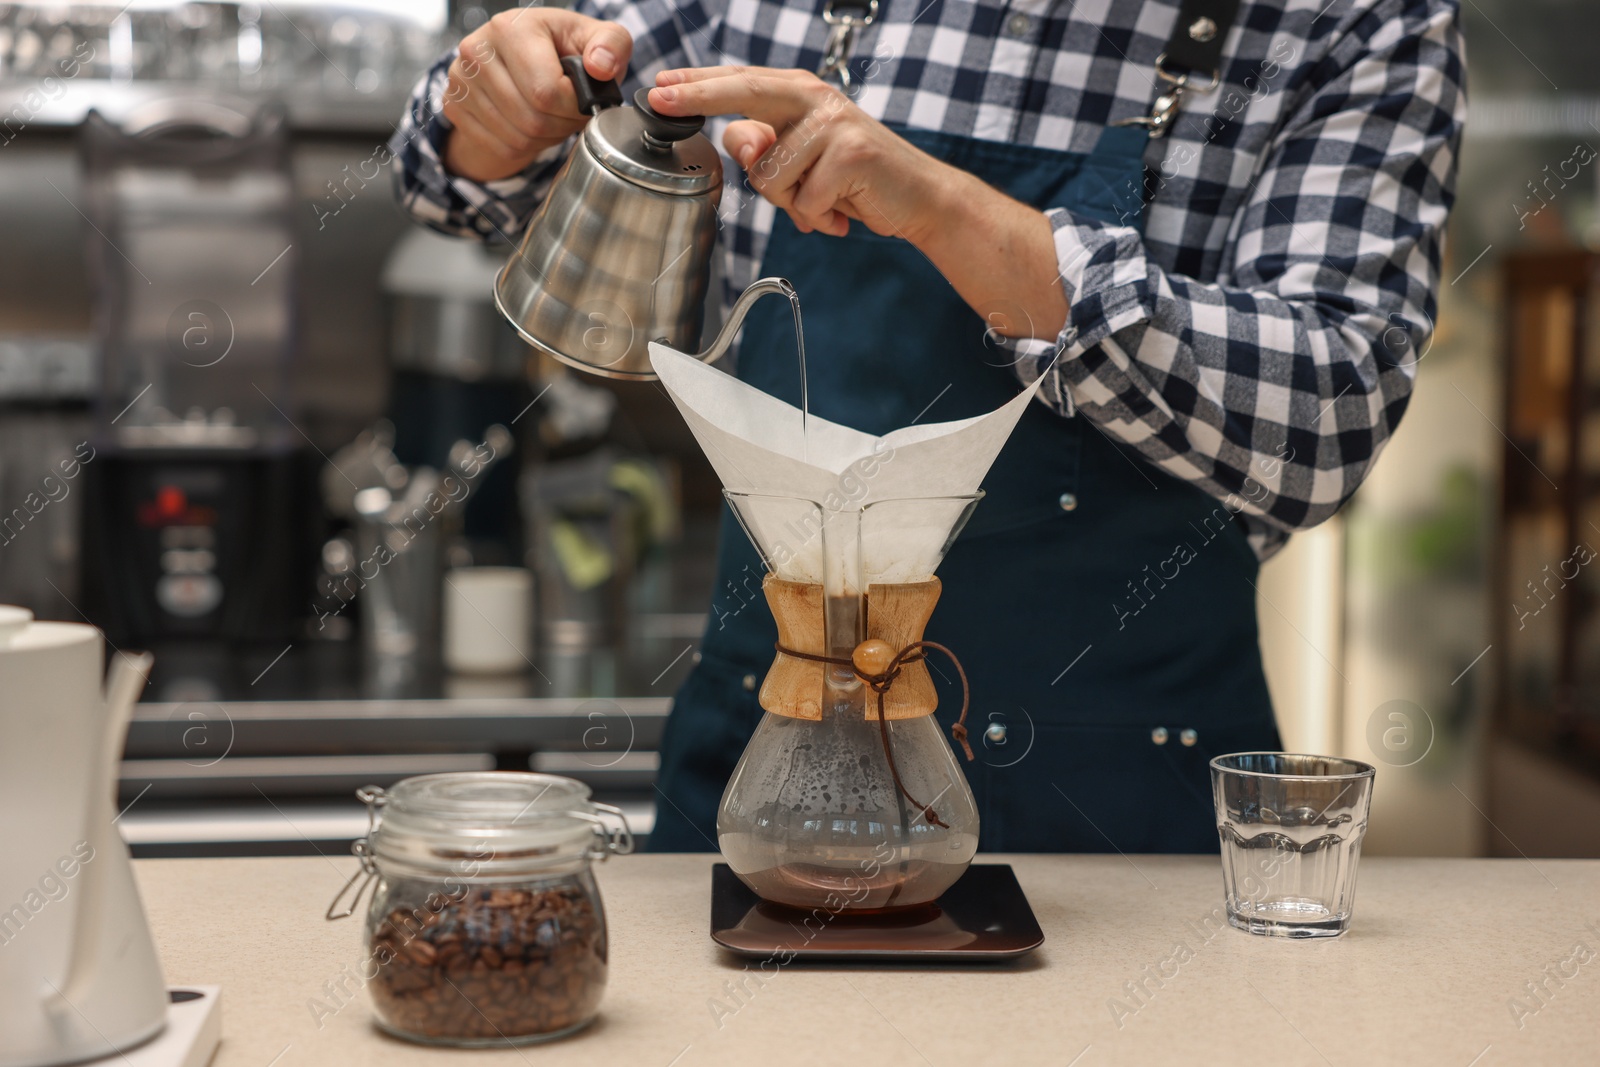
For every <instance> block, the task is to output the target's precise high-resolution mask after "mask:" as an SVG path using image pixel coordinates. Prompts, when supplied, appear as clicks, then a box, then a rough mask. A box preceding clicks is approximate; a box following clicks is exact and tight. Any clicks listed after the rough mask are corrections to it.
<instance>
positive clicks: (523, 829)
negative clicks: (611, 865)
mask: <svg viewBox="0 0 1600 1067" xmlns="http://www.w3.org/2000/svg"><path fill="white" fill-rule="evenodd" d="M361 795H363V796H364V797H365V798H366V799H367V800H368V803H369V805H370V806H371V807H372V810H373V818H374V826H373V830H372V833H371V835H370V846H369V847H370V850H371V854H372V856H373V858H374V859H375V860H377V861H378V862H379V863H380V864H383V863H398V864H403V865H406V866H409V867H413V868H421V869H423V870H426V871H428V872H431V873H438V872H441V871H443V872H447V873H450V874H453V875H456V876H459V877H461V878H468V879H470V878H480V877H496V876H507V875H511V874H513V873H515V872H516V871H517V870H520V869H523V868H529V867H535V868H536V867H542V866H545V865H548V864H549V863H552V862H559V861H565V860H571V859H578V858H584V859H592V858H603V857H604V856H606V855H608V854H609V853H611V852H627V851H631V850H632V845H633V837H632V834H631V833H630V832H629V830H628V827H627V821H626V819H623V820H622V829H621V830H620V831H614V830H612V829H611V828H610V827H608V826H607V825H606V824H605V823H604V822H603V821H602V820H601V819H600V816H599V813H600V812H602V811H604V812H607V813H608V814H613V815H615V816H618V817H620V816H621V812H619V811H617V809H615V808H613V807H611V806H610V805H608V804H597V803H595V802H594V801H593V800H591V799H590V790H589V787H588V786H587V785H585V784H583V783H582V782H580V781H577V780H576V779H572V778H563V777H561V776H559V775H554V774H534V773H531V772H518V771H470V772H454V773H448V774H425V775H420V776H418V777H415V778H406V779H404V780H402V781H400V782H398V783H396V785H395V786H394V787H393V788H392V789H390V790H388V791H384V790H365V791H363V793H362V794H361Z"/></svg>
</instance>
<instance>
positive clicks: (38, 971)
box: [0, 606, 167, 1067]
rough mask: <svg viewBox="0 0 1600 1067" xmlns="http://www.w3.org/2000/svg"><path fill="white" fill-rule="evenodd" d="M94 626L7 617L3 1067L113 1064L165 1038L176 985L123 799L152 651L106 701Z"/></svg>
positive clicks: (113, 679)
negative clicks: (120, 780) (167, 969)
mask: <svg viewBox="0 0 1600 1067" xmlns="http://www.w3.org/2000/svg"><path fill="white" fill-rule="evenodd" d="M102 640H103V639H102V637H101V635H100V631H99V630H96V629H95V628H94V627H92V626H82V625H79V624H76V623H61V622H36V621H34V618H33V614H32V613H31V612H29V611H27V610H25V609H23V608H14V607H3V606H0V1067H36V1065H45V1064H63V1063H73V1062H77V1061H81V1060H87V1059H92V1058H95V1057H98V1056H107V1055H114V1054H116V1053H117V1052H121V1051H127V1050H129V1049H132V1048H133V1047H134V1046H135V1045H138V1044H140V1043H141V1042H143V1041H145V1040H147V1039H149V1038H151V1037H153V1036H155V1035H156V1034H157V1033H159V1032H160V1031H161V1029H162V1027H163V1026H165V1025H166V1019H167V991H166V983H165V982H164V981H163V979H162V977H161V964H160V962H159V961H158V960H157V959H156V950H155V945H154V944H153V943H152V942H151V940H150V928H149V926H148V925H147V924H146V922H145V915H144V908H143V906H142V905H141V904H140V901H139V892H138V889H137V888H136V887H135V885H134V881H133V868H132V866H131V865H130V863H129V862H128V849H127V846H126V845H125V844H123V842H122V838H121V836H120V835H119V834H118V833H117V828H116V826H115V825H113V824H112V821H111V820H112V819H113V818H114V816H115V806H114V800H113V795H112V793H113V790H114V789H115V787H116V781H117V765H118V762H119V760H120V759H121V756H122V745H123V741H124V738H125V737H126V734H127V729H128V719H129V717H130V716H131V715H132V713H133V705H134V702H135V701H136V700H137V699H138V697H139V692H140V690H141V689H142V688H143V687H144V681H145V677H146V675H147V674H148V672H149V669H150V656H149V655H148V654H146V653H136V654H132V655H118V656H117V657H116V658H115V663H114V664H113V666H112V669H111V674H110V677H109V678H108V679H107V681H106V685H105V690H104V692H103V693H102V691H101V684H100V679H101V672H102V669H103V662H104V661H103V652H102Z"/></svg>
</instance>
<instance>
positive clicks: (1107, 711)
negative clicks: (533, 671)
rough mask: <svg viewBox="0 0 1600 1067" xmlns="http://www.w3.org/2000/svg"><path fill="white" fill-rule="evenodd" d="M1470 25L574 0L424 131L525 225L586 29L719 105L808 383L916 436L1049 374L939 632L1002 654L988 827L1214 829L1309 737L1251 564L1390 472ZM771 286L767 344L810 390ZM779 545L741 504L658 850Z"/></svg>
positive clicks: (738, 700) (417, 204)
mask: <svg viewBox="0 0 1600 1067" xmlns="http://www.w3.org/2000/svg"><path fill="white" fill-rule="evenodd" d="M847 19H853V20H854V23H855V24H854V26H853V27H852V26H849V25H846V24H845V20H847ZM847 31H848V32H847ZM1461 47H1462V46H1461V39H1460V34H1459V28H1458V25H1457V10H1456V6H1455V4H1454V3H1453V2H1451V0H1334V2H1333V3H1332V4H1327V3H1326V0H1306V2H1298V0H1288V2H1285V0H1183V2H1182V5H1181V9H1180V6H1179V4H1178V3H1174V2H1172V0H1147V2H1145V0H1107V2H1105V3H1099V4H1079V5H1074V4H1054V3H1051V2H1049V0H1011V2H999V0H935V2H934V3H931V4H930V3H927V2H926V0H873V2H872V3H870V5H863V6H861V7H857V8H850V7H846V6H845V2H844V0H827V2H826V3H825V4H823V5H820V6H819V5H817V4H816V3H815V0H678V2H672V0H635V2H616V0H601V2H595V0H579V2H578V5H577V10H576V11H565V10H558V9H555V8H537V9H532V8H530V9H523V10H515V11H511V12H507V13H505V14H501V15H498V16H496V17H495V18H493V19H492V20H490V21H489V22H488V23H487V24H485V25H484V26H483V27H481V28H480V29H478V30H476V31H475V32H474V33H472V34H471V35H470V36H468V37H467V38H466V39H465V41H463V43H462V47H461V49H460V51H459V53H458V54H453V55H452V56H448V57H446V58H445V59H443V60H441V61H440V63H439V64H438V65H437V66H436V67H435V68H434V69H433V70H432V71H430V72H429V74H428V75H427V76H426V78H424V80H423V82H422V83H421V85H419V87H418V89H417V91H416V93H415V95H414V97H413V100H412V104H411V107H410V109H409V111H408V114H407V116H406V119H405V121H404V122H403V123H402V125H401V127H400V128H399V129H398V131H397V133H396V135H395V140H394V142H393V145H394V148H395V151H396V154H397V156H398V158H399V162H400V171H401V175H400V181H401V189H402V199H403V202H404V204H405V206H406V207H407V208H408V209H409V210H410V211H411V213H412V214H413V215H415V216H416V217H417V218H419V219H421V220H423V221H425V222H428V223H430V224H432V225H434V226H436V227H439V228H442V229H445V230H447V231H450V232H455V233H461V234H475V235H477V236H479V237H482V238H486V239H488V238H494V237H496V236H502V237H511V236H513V235H514V234H515V233H516V232H517V231H518V230H519V229H520V228H521V227H523V226H524V225H525V224H526V222H527V219H528V217H529V215H530V214H531V213H532V211H533V209H534V207H535V205H536V204H537V203H538V201H539V199H540V197H541V196H542V195H543V193H544V192H545V190H546V189H547V188H548V186H549V183H550V181H551V179H552V177H553V176H554V174H555V171H556V169H557V168H558V167H559V165H560V163H561V160H562V158H563V156H564V153H565V152H566V151H567V148H568V147H569V144H570V141H569V138H570V137H571V136H572V135H573V134H574V133H575V132H577V131H578V129H579V128H580V127H581V126H582V124H583V121H584V119H583V117H582V116H581V115H580V113H579V111H578V109H577V103H576V100H575V98H574V94H573V89H572V86H571V83H569V82H568V81H566V80H565V79H564V78H563V77H562V74H561V69H560V66H559V62H558V58H559V57H560V56H561V55H567V54H581V55H582V56H583V58H584V63H585V66H586V68H587V69H588V71H589V73H590V74H591V75H593V76H594V77H596V78H614V77H619V76H624V75H625V77H626V80H627V81H628V82H629V83H630V84H628V85H627V88H628V90H629V91H630V92H631V91H632V89H633V88H634V87H635V84H642V85H649V86H654V87H655V88H654V89H653V90H652V92H651V95H650V102H651V105H652V106H653V107H654V108H656V109H657V110H658V111H660V112H662V113H664V114H669V115H707V116H713V117H714V118H713V119H712V120H711V121H710V122H709V123H708V127H709V128H708V133H709V134H710V135H711V136H712V137H713V140H716V141H719V142H720V144H721V145H722V147H723V148H724V149H725V150H726V152H727V154H728V155H729V156H730V157H731V159H732V161H733V162H734V163H736V164H737V167H733V166H730V167H729V168H728V175H729V184H728V185H727V186H726V187H725V189H724V196H723V203H722V215H723V219H724V221H725V223H726V224H727V227H726V230H725V232H724V235H723V237H722V240H721V244H720V247H721V249H722V252H723V254H724V255H725V256H726V260H725V263H724V266H725V271H724V274H725V278H726V284H727V294H728V297H729V299H730V300H731V298H732V296H733V295H736V294H737V293H738V292H739V291H740V290H742V289H743V287H744V286H745V285H747V284H748V283H749V282H750V281H752V280H754V279H755V278H756V277H758V276H762V275H781V276H784V277H787V278H789V279H791V280H792V281H793V282H794V283H795V285H796V287H797V288H798V290H799V292H800V293H801V294H802V297H803V299H804V301H805V309H806V313H807V314H806V328H807V338H806V347H807V350H808V353H810V354H811V359H810V397H811V410H812V411H813V412H815V413H817V414H819V415H822V416H823V417H825V418H828V419H831V420H833V421H835V422H840V423H844V424H846V425H850V426H854V427H856V428H858V429H860V430H863V431H866V432H868V433H873V434H881V433H884V432H887V431H889V430H892V429H896V428H898V427H902V426H906V425H908V424H910V423H913V422H916V421H919V420H927V421H945V420H951V419H959V418H963V417H967V416H971V415H976V414H980V413H985V412H988V411H991V410H993V409H994V408H996V407H998V406H999V405H1000V404H1002V403H1004V402H1005V401H1006V400H1007V399H1009V398H1010V397H1012V396H1014V395H1015V393H1016V390H1017V389H1018V387H1019V384H1020V383H1025V382H1031V381H1033V380H1034V379H1036V378H1037V377H1039V376H1040V375H1043V376H1045V377H1046V378H1047V381H1046V382H1045V385H1044V387H1043V390H1042V392H1041V393H1040V398H1041V401H1042V402H1041V403H1038V404H1035V405H1033V406H1032V407H1031V408H1030V410H1029V412H1028V413H1027V414H1026V415H1025V416H1024V418H1023V419H1022V421H1021V422H1020V423H1019V425H1018V427H1017V430H1016V432H1015V434H1014V435H1013V437H1012V438H1011V440H1010V442H1009V443H1008V444H1007V446H1006V448H1005V449H1004V451H1002V453H1001V454H1000V457H999V459H998V460H997V462H996V464H995V466H994V468H993V469H992V470H991V471H990V473H989V476H988V478H987V480H986V481H985V483H984V487H985V490H986V492H987V497H986V499H985V500H984V501H983V502H982V504H980V505H979V507H978V509H977V511H976V513H975V515H974V517H973V520H972V522H971V523H970V524H969V525H968V527H967V528H966V530H965V531H964V533H963V534H962V536H961V538H960V540H959V541H958V543H957V544H956V545H955V547H954V548H953V549H952V551H951V552H950V554H949V556H948V557H947V558H946V560H945V562H944V564H943V566H942V567H941V569H940V576H941V577H942V579H943V581H944V593H943V596H942V599H941V600H940V602H939V607H938V610H937V612H936V614H935V615H934V616H933V619H932V621H931V622H930V624H929V626H928V628H927V637H928V638H929V639H931V640H936V641H939V642H941V643H943V644H946V645H948V646H950V647H951V648H953V649H955V650H956V651H957V653H958V654H959V655H960V657H961V660H962V662H963V664H964V665H965V667H966V670H967V674H968V675H969V676H970V678H971V681H972V692H973V694H974V707H973V718H975V719H976V720H977V722H976V725H975V728H974V730H973V733H974V736H975V737H976V738H979V739H981V742H982V743H981V745H980V746H979V750H978V755H979V759H978V762H975V763H973V764H970V765H968V770H969V775H970V778H971V781H972V786H973V792H974V794H975V796H976V798H977V801H978V805H979V811H980V815H981V819H982V834H983V837H982V843H981V844H982V847H983V848H986V849H990V850H1019V851H1028V850H1070V851H1110V850H1113V849H1116V850H1120V851H1123V852H1133V851H1163V852H1184V851H1201V850H1211V849H1214V848H1215V847H1216V833H1215V829H1214V826H1213V822H1212V805H1211V799H1210V789H1209V783H1208V773H1207V761H1208V760H1209V758H1210V757H1212V756H1214V755H1217V754H1220V753H1224V752H1235V751H1241V750H1252V749H1276V748H1279V747H1280V741H1279V738H1278V731H1277V728H1276V726H1275V724H1274V720H1273V712H1272V707H1271V703H1270V700H1269V698H1268V695H1267V686H1266V683H1265V680H1264V679H1263V676H1262V670H1261V661H1260V654H1259V651H1258V642H1257V620H1256V587H1255V582H1256V573H1257V566H1258V563H1259V561H1261V560H1263V559H1265V558H1267V557H1268V556H1270V555H1271V554H1272V553H1273V552H1275V551H1276V550H1278V549H1279V548H1281V547H1282V546H1283V543H1284V541H1285V540H1286V539H1287V538H1288V536H1289V535H1290V533H1291V532H1292V531H1294V530H1298V529H1303V528H1306V527H1309V526H1313V525H1315V524H1316V523H1319V522H1321V521H1323V520H1324V519H1326V518H1328V517H1329V516H1330V515H1332V514H1333V513H1334V512H1335V511H1337V510H1338V508H1339V507H1340V505H1341V504H1343V503H1344V501H1345V500H1346V499H1348V497H1349V496H1350V494H1351V493H1352V492H1353V491H1354V490H1355V488H1356V487H1357V486H1358V485H1359V484H1360V483H1361V480H1362V479H1363V478H1364V477H1365V476H1366V474H1367V472H1368V471H1370V470H1371V468H1372V464H1373V463H1374V461H1375V460H1376V459H1377V456H1378V453H1379V451H1380V450H1381V449H1382V447H1383V445H1384V444H1385V442H1386V441H1387V440H1388V438H1389V436H1390V434H1392V433H1393V432H1394V429H1395V426H1396V425H1397V423H1398V421H1399V419H1400V416H1401V414H1402V412H1403V411H1404V410H1405V407H1406V403H1407V400H1408V398H1409V395H1410V392H1411V388H1412V381H1413V377H1414V374H1415V367H1416V363H1417V360H1418V358H1420V355H1421V354H1422V353H1423V351H1424V346H1425V344H1426V341H1427V338H1428V336H1429V334H1430V332H1431V324H1432V319H1433V313H1434V304H1435V292H1436V288H1437V285H1438V278H1439V260H1440V241H1441V235H1442V232H1443V229H1444V224H1445V219H1446V215H1447V213H1448V210H1449V207H1450V204H1451V202H1452V199H1453V181H1454V175H1455V167H1456V149H1457V146H1458V141H1459V136H1460V129H1461V120H1462V115H1463V113H1464V110H1465V103H1464V98H1463V93H1462V78H1463V70H1462V53H1461ZM819 69H820V70H822V71H824V72H825V73H827V75H828V77H827V78H826V79H824V78H822V77H819V76H818V75H817V74H815V73H813V71H817V70H819ZM777 303H778V302H774V301H764V302H762V303H760V304H757V305H756V307H755V309H754V310H753V311H752V312H751V314H750V316H749V318H748V319H747V321H746V325H745V328H744V334H743V339H742V343H741V345H740V348H739V350H738V357H737V373H738V375H739V377H741V378H743V379H744V380H746V381H748V382H750V383H751V384H753V385H755V386H757V387H759V388H761V389H764V390H766V391H767V392H770V393H773V394H775V395H777V396H779V397H781V398H783V399H786V400H788V401H790V402H791V403H794V402H797V401H798V399H799V397H798V393H799V383H798V380H797V374H796V371H795V367H794V363H793V359H794V357H793V339H792V332H786V331H792V327H791V326H790V325H788V324H787V320H786V319H785V316H787V315H788V309H787V308H786V307H784V308H780V307H777V306H776V304H777ZM760 572H761V566H760V562H759V560H758V559H757V558H756V556H755V553H754V550H753V549H752V548H751V547H750V545H749V543H748V541H747V540H746V538H745V537H744V536H743V534H742V533H741V532H740V531H739V530H738V528H737V527H736V526H735V525H734V523H733V522H732V520H731V519H730V518H728V516H726V515H725V516H724V523H723V530H722V538H721V548H720V559H719V572H718V576H717V585H716V589H715V591H714V593H713V603H712V605H711V621H710V624H709V627H708V630H707V633H706V635H705V638H704V641H703V642H702V644H701V646H700V650H699V651H700V658H699V661H698V663H697V665H696V667H695V668H694V670H693V671H692V672H691V674H690V676H689V678H688V679H687V681H685V683H684V685H683V687H682V688H681V689H680V690H679V692H678V694H677V699H676V701H675V703H674V708H673V713H672V717H671V719H670V721H669V723H668V726H667V731H666V736H665V738H664V740H663V743H662V762H661V774H660V783H659V801H658V805H657V808H658V818H657V823H656V829H655V832H654V834H653V835H652V843H653V845H654V847H656V848H658V849H668V850H681V849H693V850H711V849H714V848H715V847H716V845H715V822H716V809H717V803H718V800H719V798H720V795H721V793H722V789H723V786H724V784H725V783H726V781H727V779H728V776H729V774H730V772H731V771H732V769H733V767H734V765H735V763H736V762H737V761H738V759H739V755H740V753H741V752H742V751H743V749H744V746H745V742H746V741H747V740H748V738H749V736H750V734H751V732H752V731H753V730H754V728H755V725H756V723H757V721H758V719H759V718H760V716H761V714H762V711H761V709H760V707H759V706H758V704H757V701H756V691H757V689H758V687H759V683H760V679H761V678H762V676H763V673H764V671H765V669H766V666H767V665H768V664H770V662H771V660H772V655H773V642H774V640H775V638H776V632H775V628H774V626H773V622H772V619H771V617H770V615H769V614H768V612H767V610H766V607H765V605H764V604H763V603H761V602H760V601H759V600H755V601H750V602H746V601H747V600H748V598H747V597H744V596H742V595H741V596H739V597H735V596H734V595H733V591H734V590H741V589H743V588H744V586H745V583H746V582H747V581H750V580H752V578H753V577H754V576H757V575H759V574H760ZM947 673H948V672H947ZM942 695H943V697H944V702H943V706H944V707H945V708H946V709H949V708H950V707H951V706H952V702H953V701H954V700H956V699H958V696H957V694H955V693H953V692H951V691H950V690H948V689H947V690H946V691H945V692H944V693H943V694H942Z"/></svg>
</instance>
